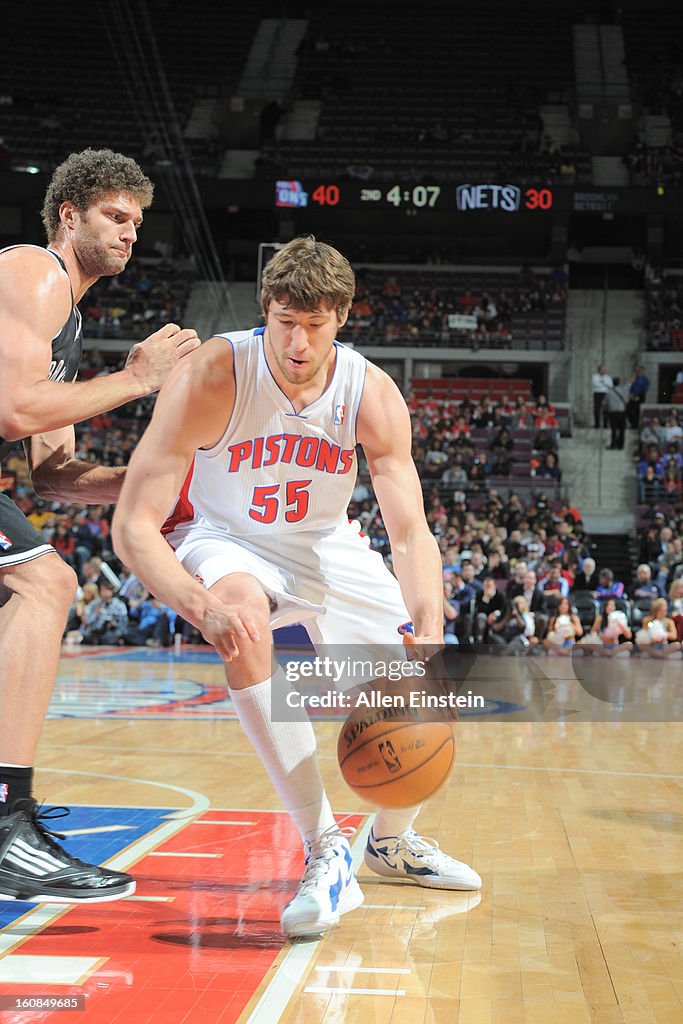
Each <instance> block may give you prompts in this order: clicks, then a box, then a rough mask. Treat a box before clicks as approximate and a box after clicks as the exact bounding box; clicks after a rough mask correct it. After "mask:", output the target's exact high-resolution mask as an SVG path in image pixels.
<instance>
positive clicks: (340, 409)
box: [334, 403, 346, 427]
mask: <svg viewBox="0 0 683 1024" xmlns="http://www.w3.org/2000/svg"><path fill="white" fill-rule="evenodd" d="M345 414H346V406H345V405H340V404H339V403H338V404H337V405H335V407H334V425H335V427H341V425H342V423H343V422H344V416H345Z"/></svg>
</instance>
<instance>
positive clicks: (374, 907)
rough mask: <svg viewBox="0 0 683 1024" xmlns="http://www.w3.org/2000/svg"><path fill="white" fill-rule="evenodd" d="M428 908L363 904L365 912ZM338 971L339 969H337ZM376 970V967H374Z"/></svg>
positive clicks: (421, 907) (388, 904)
mask: <svg viewBox="0 0 683 1024" xmlns="http://www.w3.org/2000/svg"><path fill="white" fill-rule="evenodd" d="M426 909H427V908H426V907H423V906H420V907H409V906H408V905H407V904H403V905H402V904H400V903H363V910H426ZM335 970H338V968H335ZM373 970H374V967H373Z"/></svg>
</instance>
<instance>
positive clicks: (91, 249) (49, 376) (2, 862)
mask: <svg viewBox="0 0 683 1024" xmlns="http://www.w3.org/2000/svg"><path fill="white" fill-rule="evenodd" d="M152 191H153V187H152V183H151V181H150V180H149V179H148V178H147V177H146V176H145V175H144V174H143V172H142V171H141V169H140V168H139V167H138V165H137V164H136V163H135V161H134V160H131V159H130V158H129V157H126V156H123V155H122V154H121V153H113V152H112V151H111V150H108V149H104V150H85V151H84V152H82V153H72V154H71V156H70V157H69V158H68V159H67V160H65V161H64V163H63V164H60V166H59V167H58V168H57V169H56V170H55V172H54V174H53V176H52V179H51V181H50V184H49V185H48V188H47V192H46V195H45V202H44V205H43V223H44V225H45V228H46V232H47V240H48V245H47V248H43V247H42V246H35V245H15V246H10V247H9V248H7V249H4V250H1V251H0V460H1V459H3V458H4V457H5V455H6V454H7V453H8V452H9V451H11V450H12V449H13V448H14V447H15V446H16V444H18V443H19V442H21V441H23V444H24V449H25V451H26V456H27V459H28V463H29V469H30V471H31V480H32V483H33V486H34V488H35V490H36V492H37V493H38V494H40V496H41V497H43V498H45V499H46V500H48V501H54V500H57V501H60V500H63V501H77V502H93V503H95V504H99V503H100V502H103V501H106V502H111V501H116V498H117V497H118V492H119V489H120V487H121V481H122V479H123V474H124V472H125V470H124V469H122V468H120V467H110V466H100V465H96V464H93V463H91V462H84V461H83V460H80V459H77V458H75V457H74V452H75V435H74V428H73V424H74V423H78V422H79V421H80V420H85V419H89V418H90V417H92V416H95V415H96V414H97V413H101V412H106V411H107V410H109V409H114V408H116V407H117V406H119V405H123V404H124V403H125V402H129V401H131V400H132V399H134V398H139V397H141V396H142V395H148V394H150V393H151V392H152V391H156V390H157V388H158V387H159V386H160V385H161V382H162V380H163V379H164V377H165V376H166V374H167V373H168V371H169V370H170V368H171V366H173V365H174V364H175V363H176V362H177V361H178V359H180V358H181V357H182V356H184V355H186V354H187V353H188V352H190V351H192V349H194V348H196V347H198V345H199V339H198V338H197V335H196V332H195V331H192V330H181V329H180V327H178V326H177V325H175V324H166V326H165V327H162V328H161V330H159V331H157V332H156V333H155V334H153V335H151V336H150V337H149V338H147V339H146V340H145V341H143V342H142V343H141V344H139V345H135V346H133V348H132V349H131V352H130V354H129V357H128V360H127V362H126V366H125V368H124V369H123V370H120V371H119V372H118V373H112V374H109V375H108V376H104V377H95V378H94V379H92V380H87V381H83V382H78V383H76V382H75V378H76V374H77V371H78V364H79V361H80V355H81V341H82V339H81V316H80V313H79V310H78V307H77V303H78V302H80V300H81V299H82V298H83V295H84V294H85V292H86V290H87V289H88V288H89V287H90V285H91V284H94V282H95V281H97V279H98V278H99V277H102V276H111V275H114V274H118V273H120V272H121V271H122V270H123V269H124V267H125V266H126V263H127V262H128V260H129V258H130V255H131V252H132V249H133V244H134V242H135V240H136V238H137V231H138V228H139V226H140V224H141V222H142V211H143V209H145V208H146V207H148V206H149V204H150V203H151V201H152ZM76 585H77V580H76V575H75V573H74V572H73V570H72V569H71V568H70V567H69V566H68V565H67V564H66V563H65V562H63V561H62V560H61V559H60V558H59V556H58V555H57V552H56V551H55V549H54V548H53V547H52V546H51V545H50V544H46V543H45V541H44V539H43V538H42V537H41V536H40V534H39V533H37V532H36V530H34V529H33V527H32V526H31V524H30V523H29V521H28V520H27V519H26V517H25V516H24V514H23V513H22V511H21V510H20V509H19V507H18V506H17V505H15V504H14V502H12V501H11V500H10V499H9V497H8V496H7V495H5V494H0V900H3V899H18V900H32V901H36V902H42V901H47V902H50V901H58V902H69V903H85V902H99V901H102V900H113V899H119V898H121V897H123V896H128V895H130V893H132V892H133V891H134V889H135V882H134V881H133V879H132V878H130V876H129V875H127V874H124V873H123V872H120V871H111V870H109V869H107V868H100V867H98V866H96V865H90V864H86V863H84V862H83V861H81V860H78V859H77V858H76V857H73V856H71V854H69V853H68V852H67V851H66V850H64V849H62V848H61V847H60V846H59V845H58V844H57V843H56V842H55V840H54V838H53V833H51V832H50V831H49V829H47V828H45V826H44V825H43V824H42V822H41V820H40V818H41V813H40V810H39V807H38V804H37V803H36V801H35V800H34V799H33V796H32V785H33V764H34V758H35V752H36V747H37V744H38V738H39V736H40V730H41V728H42V724H43V721H44V718H45V713H46V711H47V706H48V702H49V700H50V695H51V693H52V688H53V685H54V681H55V678H56V675H57V665H58V662H59V652H60V646H61V639H62V633H63V632H64V627H65V626H66V620H67V615H68V613H69V607H70V605H71V603H72V601H73V599H74V595H75V593H76Z"/></svg>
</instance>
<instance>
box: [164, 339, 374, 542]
mask: <svg viewBox="0 0 683 1024" xmlns="http://www.w3.org/2000/svg"><path fill="white" fill-rule="evenodd" d="M220 337H223V338H225V339H226V342H225V343H226V345H227V344H230V345H232V348H233V352H234V366H235V371H234V372H235V392H236V393H235V405H234V409H233V412H232V416H231V417H230V422H229V424H228V427H227V429H226V431H225V433H224V435H223V437H222V438H221V439H220V441H219V442H218V444H216V445H215V446H214V447H213V448H211V449H207V450H198V451H197V453H196V455H195V459H194V462H193V466H192V469H191V471H190V473H189V474H188V478H187V480H186V481H185V485H184V487H183V490H182V493H181V495H180V498H179V499H178V502H177V504H176V507H175V508H174V510H173V512H172V513H171V515H170V517H169V519H168V520H167V522H166V524H165V526H164V529H163V532H164V533H165V534H166V535H167V536H168V539H169V541H170V542H171V543H172V544H173V546H174V547H175V546H177V545H178V544H179V543H180V542H181V541H182V540H183V539H184V538H185V537H186V536H187V533H188V531H189V530H191V529H192V526H193V524H197V523H199V522H202V521H203V525H204V526H210V527H213V528H214V529H217V530H219V531H220V532H221V533H223V534H224V535H227V536H229V537H230V538H232V539H233V540H235V541H237V542H238V543H243V544H246V545H247V546H248V547H250V548H252V549H254V550H256V551H262V552H264V553H271V554H273V555H275V556H277V555H280V556H281V557H282V556H283V555H286V553H287V552H288V551H289V553H290V555H291V557H293V558H294V560H295V561H299V560H301V561H304V560H305V551H306V548H308V550H309V552H310V550H311V547H312V545H313V544H314V543H315V542H316V540H317V539H322V538H323V537H325V536H329V535H330V534H331V533H333V532H334V531H335V530H336V529H337V528H338V527H339V526H340V525H341V524H347V515H346V509H347V506H348V503H349V501H350V500H351V493H352V491H353V488H354V486H355V482H356V474H357V459H356V453H355V446H356V417H357V414H358V407H359V404H360V401H361V396H362V394H363V386H364V382H365V373H366V368H367V362H366V360H365V358H364V357H363V356H362V355H360V353H358V352H356V351H354V350H353V349H350V348H347V347H346V346H344V345H341V344H339V342H335V348H336V361H335V366H334V372H333V376H332V380H331V381H330V384H329V386H328V387H327V389H326V390H325V391H324V392H323V394H322V395H320V397H319V398H317V399H316V400H315V401H314V402H312V403H311V405H309V406H307V407H306V408H304V409H302V410H301V411H300V412H298V413H297V412H296V411H295V409H294V407H293V405H292V403H291V402H290V400H289V399H288V398H287V396H286V395H285V394H284V392H283V391H282V390H281V389H280V387H279V386H278V385H277V384H276V382H275V380H274V378H273V376H272V373H271V371H270V368H269V366H268V363H267V361H266V355H265V351H264V328H257V329H255V330H250V331H238V332H234V333H230V334H224V335H220ZM297 552H298V557H297V554H296V553H297Z"/></svg>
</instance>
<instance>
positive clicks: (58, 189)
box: [42, 149, 154, 242]
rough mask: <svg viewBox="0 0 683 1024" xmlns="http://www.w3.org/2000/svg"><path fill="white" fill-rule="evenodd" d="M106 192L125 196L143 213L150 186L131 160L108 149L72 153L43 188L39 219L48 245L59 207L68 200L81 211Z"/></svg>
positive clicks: (151, 186)
mask: <svg viewBox="0 0 683 1024" xmlns="http://www.w3.org/2000/svg"><path fill="white" fill-rule="evenodd" d="M108 192H127V193H128V194H129V195H131V196H133V198H134V199H136V200H137V201H138V202H139V204H140V206H141V207H142V209H143V210H146V209H147V207H148V206H149V205H150V204H151V202H152V196H153V194H154V185H153V184H152V182H151V181H150V180H149V178H148V177H147V176H146V175H145V174H144V173H143V171H142V170H141V169H140V167H138V165H137V164H136V162H135V160H133V159H131V157H129V156H124V155H123V154H122V153H114V152H113V151H112V150H111V149H84V150H83V151H82V152H81V153H72V154H71V155H70V156H68V157H67V158H66V160H65V161H64V163H61V164H60V165H59V167H58V168H57V169H56V170H55V172H54V174H53V175H52V178H51V180H50V184H49V185H48V186H47V192H46V193H45V200H44V202H43V209H42V218H43V224H44V225H45V231H46V234H47V240H48V242H52V241H53V240H54V238H55V236H56V234H57V230H58V228H59V207H60V206H61V205H62V203H63V202H65V201H66V200H70V201H71V202H72V203H73V204H74V206H75V207H76V209H77V210H80V211H85V210H87V209H88V208H89V207H91V206H92V205H93V203H95V202H96V201H97V200H98V199H99V198H100V197H101V196H103V195H106V194H107V193H108Z"/></svg>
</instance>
